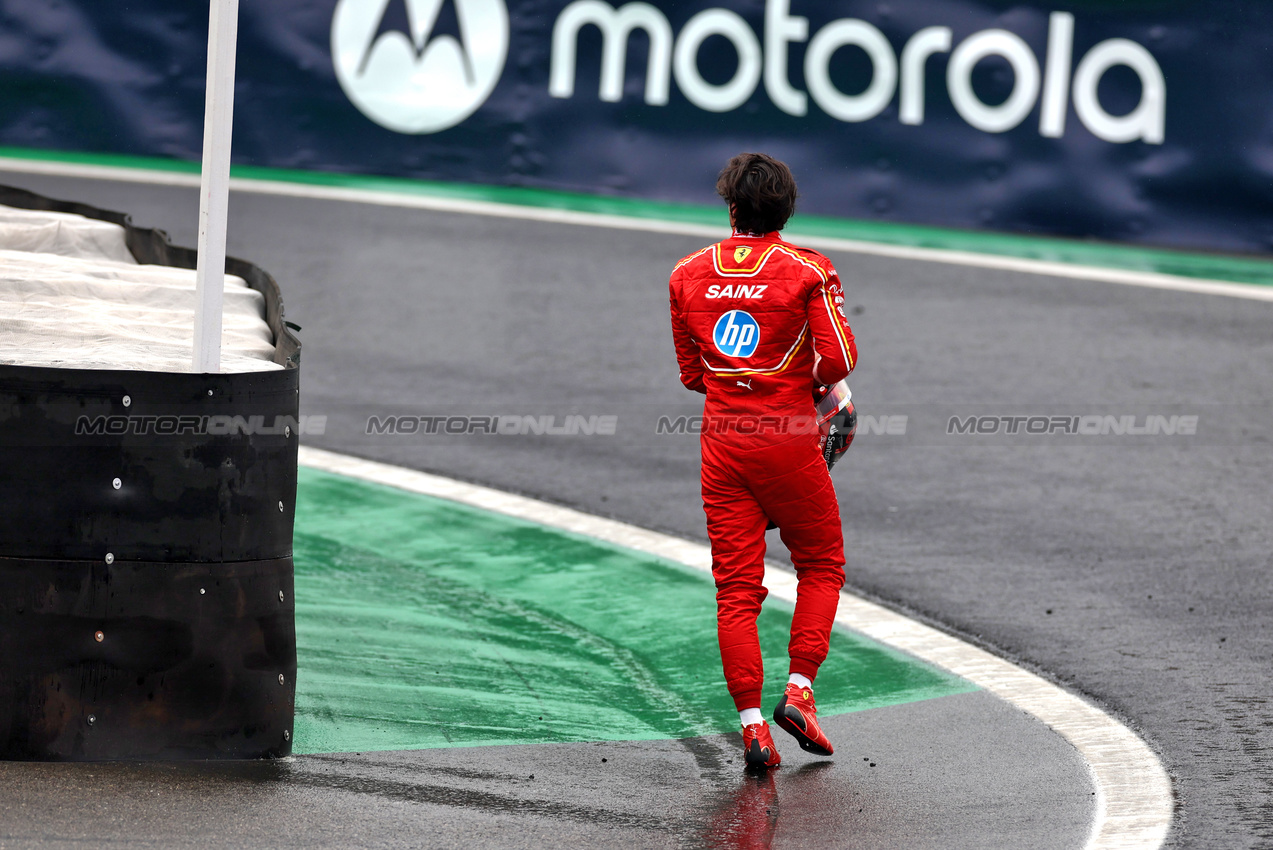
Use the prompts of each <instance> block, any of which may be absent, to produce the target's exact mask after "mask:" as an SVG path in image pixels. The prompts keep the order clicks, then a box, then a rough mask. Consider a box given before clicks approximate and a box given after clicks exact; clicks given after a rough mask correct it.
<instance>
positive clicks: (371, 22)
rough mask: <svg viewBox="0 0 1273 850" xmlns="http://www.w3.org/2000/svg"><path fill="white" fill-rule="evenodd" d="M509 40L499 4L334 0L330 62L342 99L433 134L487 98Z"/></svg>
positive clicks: (489, 0)
mask: <svg viewBox="0 0 1273 850" xmlns="http://www.w3.org/2000/svg"><path fill="white" fill-rule="evenodd" d="M508 37H509V25H508V9H507V8H506V7H505V6H504V2H503V0H340V2H339V3H338V4H337V6H336V12H335V14H334V15H333V16H332V60H333V62H334V64H335V67H336V78H337V79H338V80H339V81H340V86H341V88H342V89H344V91H345V94H346V96H348V98H349V99H350V100H351V101H353V103H354V105H355V106H357V107H358V109H359V110H361V111H362V113H363V114H364V115H366V116H367V117H368V118H370V119H371V120H372V121H375V122H376V123H377V124H379V125H381V126H382V127H386V128H388V129H390V130H394V131H396V132H399V133H436V132H438V131H439V130H445V129H447V128H448V127H454V126H455V125H456V124H459V123H460V122H461V121H463V120H464V119H466V118H468V117H469V116H470V115H472V114H473V113H474V112H476V111H477V109H478V108H479V107H480V106H481V105H482V104H483V103H485V102H486V99H487V98H488V97H490V95H491V92H492V91H494V89H495V84H496V83H498V82H499V78H500V74H502V73H503V71H504V61H505V59H506V58H507V57H508Z"/></svg>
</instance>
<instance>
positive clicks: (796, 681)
mask: <svg viewBox="0 0 1273 850" xmlns="http://www.w3.org/2000/svg"><path fill="white" fill-rule="evenodd" d="M787 682H788V684H792V685H799V686H800V687H802V688H809V689H810V690H812V689H813V682H811V681H809V677H808V676H801V675H800V674H799V673H792V674H791V675H790V676H788V677H787Z"/></svg>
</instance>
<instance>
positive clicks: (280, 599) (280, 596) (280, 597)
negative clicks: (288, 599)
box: [278, 590, 283, 602]
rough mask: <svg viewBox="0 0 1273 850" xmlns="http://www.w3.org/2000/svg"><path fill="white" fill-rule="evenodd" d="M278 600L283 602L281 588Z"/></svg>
mask: <svg viewBox="0 0 1273 850" xmlns="http://www.w3.org/2000/svg"><path fill="white" fill-rule="evenodd" d="M278 601H279V602H282V601H283V591H281V590H280V591H279V592H278Z"/></svg>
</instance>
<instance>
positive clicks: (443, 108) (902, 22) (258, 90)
mask: <svg viewBox="0 0 1273 850" xmlns="http://www.w3.org/2000/svg"><path fill="white" fill-rule="evenodd" d="M0 9H2V10H3V14H0V74H3V78H4V86H3V89H2V90H0V145H6V146H12V147H27V148H43V149H56V150H73V151H95V152H110V153H124V154H138V155H145V156H160V157H172V158H180V159H187V160H195V161H197V160H198V159H199V153H200V146H201V142H202V122H203V89H204V86H203V79H204V72H205V61H206V60H205V56H206V53H205V51H206V39H207V12H208V6H207V0H130V2H127V3H116V2H102V0H59V1H58V2H53V1H52V0H6V2H4V3H3V4H2V5H0ZM1271 37H1273V4H1265V3H1253V2H1248V1H1247V0H1208V2H1200V0H1199V2H1171V0H1121V2H1117V1H1116V0H1089V1H1088V2H1068V3H1066V2H1054V3H1040V2H1035V0H1020V1H1019V2H998V1H997V0H886V2H880V0H870V2H866V1H865V0H819V2H813V0H693V2H676V1H675V0H651V2H639V0H633V2H626V3H625V2H611V0H241V7H240V30H239V54H238V84H237V89H236V102H235V107H236V121H235V128H234V161H235V162H237V163H243V164H253V165H262V166H274V167H282V168H298V169H312V170H325V171H336V172H346V173H366V174H381V175H398V176H404V177H415V178H426V179H431V180H444V181H463V182H477V183H486V184H492V185H507V186H534V187H544V188H554V189H564V190H572V191H581V192H591V193H601V194H609V195H616V196H624V197H634V198H647V199H656V200H670V201H688V202H698V203H711V202H714V201H715V197H714V194H713V186H714V181H715V175H716V173H717V171H718V170H719V169H720V167H721V165H722V164H723V163H724V161H725V160H726V159H727V158H728V157H729V156H730V155H732V154H734V153H737V152H739V151H741V150H762V151H767V152H770V153H772V154H774V155H776V156H778V157H780V158H782V159H785V160H786V161H787V162H789V163H790V164H791V165H792V167H793V169H794V170H795V172H796V175H797V178H798V179H799V181H800V185H801V192H802V200H801V207H800V208H801V209H802V210H803V211H806V212H812V213H819V214H824V215H832V216H843V217H850V218H860V219H876V220H890V221H901V222H912V223H927V224H937V225H947V226H954V227H963V228H975V229H989V230H1000V231H1012V232H1026V233H1038V234H1057V235H1065V236H1078V237H1095V238H1099V239H1106V240H1115V241H1130V242H1143V243H1149V244H1156V245H1166V246H1177V247H1187V248H1204V249H1215V250H1225V251H1245V252H1267V251H1269V250H1270V249H1271V248H1273V213H1271V211H1273V204H1271V203H1270V202H1271V201H1273V61H1270V60H1269V54H1268V51H1267V42H1268V39H1269V38H1271Z"/></svg>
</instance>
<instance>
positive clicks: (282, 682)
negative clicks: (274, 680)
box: [278, 673, 287, 685]
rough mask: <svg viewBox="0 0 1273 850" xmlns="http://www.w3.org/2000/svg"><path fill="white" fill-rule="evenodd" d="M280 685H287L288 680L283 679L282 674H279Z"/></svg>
mask: <svg viewBox="0 0 1273 850" xmlns="http://www.w3.org/2000/svg"><path fill="white" fill-rule="evenodd" d="M278 683H279V684H280V685H283V684H286V683H287V679H285V678H284V677H283V674H282V673H279V674H278Z"/></svg>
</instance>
